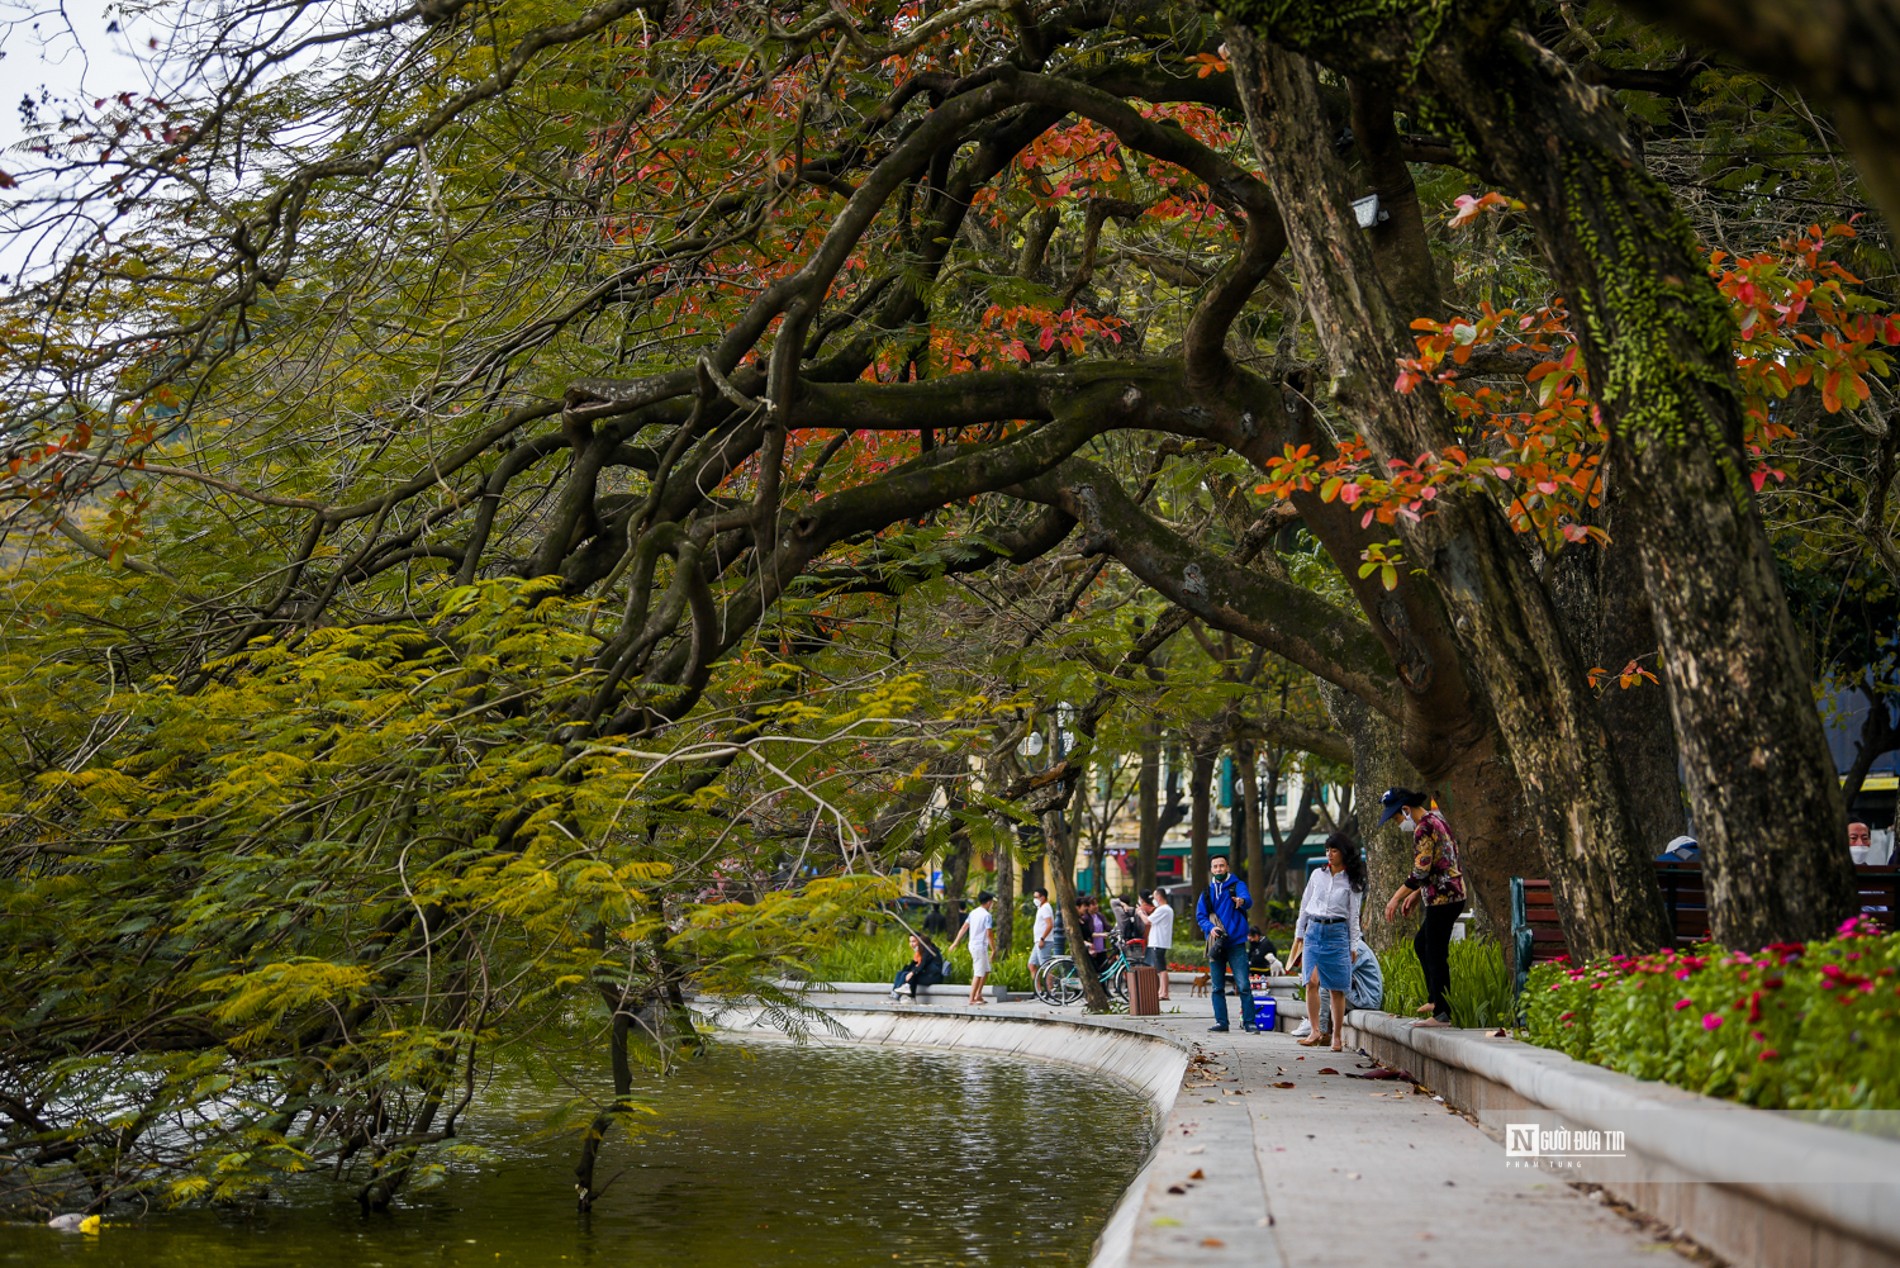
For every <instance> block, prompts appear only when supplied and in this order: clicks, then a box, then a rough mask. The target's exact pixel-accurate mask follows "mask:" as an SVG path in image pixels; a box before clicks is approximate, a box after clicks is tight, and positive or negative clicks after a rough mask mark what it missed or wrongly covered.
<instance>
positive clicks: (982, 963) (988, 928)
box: [950, 889, 996, 1005]
mask: <svg viewBox="0 0 1900 1268" xmlns="http://www.w3.org/2000/svg"><path fill="white" fill-rule="evenodd" d="M995 901H996V895H995V894H992V893H990V891H989V890H987V889H986V890H982V891H981V892H979V893H978V894H977V896H976V906H974V907H972V908H971V909H970V914H969V915H968V916H966V917H964V920H963V925H962V927H961V928H959V929H958V930H957V936H956V937H955V938H952V939H950V945H951V946H952V947H955V946H956V945H957V942H958V940H959V939H961V938H962V937H963V936H964V935H965V934H968V935H969V938H970V1003H971V1004H972V1005H980V1004H982V1003H983V1002H984V1000H983V979H984V978H986V977H988V976H989V975H990V949H991V946H992V943H993V940H994V938H995V918H994V917H993V916H991V915H990V904H991V903H993V902H995Z"/></svg>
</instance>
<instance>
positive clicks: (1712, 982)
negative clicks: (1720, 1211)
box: [1525, 917, 1900, 1110]
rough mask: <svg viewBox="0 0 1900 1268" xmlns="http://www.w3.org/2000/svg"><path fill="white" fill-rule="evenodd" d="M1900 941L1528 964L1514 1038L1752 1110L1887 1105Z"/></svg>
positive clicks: (1869, 937) (1894, 1076) (1892, 1090)
mask: <svg viewBox="0 0 1900 1268" xmlns="http://www.w3.org/2000/svg"><path fill="white" fill-rule="evenodd" d="M1897 973H1900V936H1896V935H1882V934H1880V933H1879V932H1878V931H1877V930H1876V929H1875V928H1874V926H1873V925H1871V924H1870V923H1865V922H1862V921H1861V920H1860V919H1859V918H1858V917H1857V918H1855V919H1853V920H1850V921H1848V922H1847V924H1845V925H1843V926H1842V927H1841V932H1840V934H1839V936H1837V937H1835V938H1833V939H1831V940H1829V941H1826V942H1813V943H1809V944H1807V945H1806V946H1802V945H1801V944H1799V943H1777V944H1775V945H1773V946H1770V947H1767V948H1765V949H1763V950H1762V951H1759V952H1757V953H1755V954H1752V955H1750V954H1747V953H1743V952H1729V951H1724V950H1723V949H1722V948H1720V947H1717V946H1700V947H1695V948H1693V949H1692V950H1690V951H1687V952H1678V951H1659V952H1656V953H1655V954H1653V955H1644V956H1612V957H1610V958H1609V959H1607V960H1594V961H1591V962H1590V963H1589V964H1586V965H1584V966H1582V967H1576V966H1573V965H1570V964H1566V963H1563V962H1561V961H1560V962H1558V963H1555V964H1545V965H1539V966H1538V967H1537V968H1535V969H1533V970H1532V971H1531V976H1530V982H1529V984H1528V985H1527V986H1526V987H1525V1012H1526V1019H1527V1037H1528V1038H1529V1039H1530V1040H1531V1042H1533V1043H1537V1044H1541V1045H1543V1046H1544V1047H1547V1048H1556V1049H1559V1050H1561V1051H1563V1052H1566V1053H1568V1054H1569V1055H1571V1056H1573V1057H1576V1058H1578V1059H1579V1060H1583V1061H1589V1062H1593V1063H1595V1064H1597V1065H1602V1066H1607V1067H1608V1068H1610V1069H1612V1070H1620V1071H1622V1072H1623V1073H1625V1074H1630V1075H1634V1076H1635V1077H1637V1078H1639V1079H1653V1080H1658V1081H1660V1082H1664V1083H1672V1084H1675V1085H1676V1086H1678V1087H1684V1088H1688V1089H1690V1090H1691V1091H1695V1092H1702V1093H1705V1094H1707V1095H1710V1096H1721V1097H1728V1098H1731V1099H1734V1100H1738V1101H1742V1102H1744V1103H1745V1104H1749V1105H1756V1106H1760V1107H1762V1108H1764V1109H1799V1110H1818V1109H1894V1108H1900V980H1896V977H1897Z"/></svg>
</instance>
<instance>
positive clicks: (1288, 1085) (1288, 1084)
mask: <svg viewBox="0 0 1900 1268" xmlns="http://www.w3.org/2000/svg"><path fill="white" fill-rule="evenodd" d="M1273 1086H1275V1087H1292V1086H1294V1085H1293V1084H1291V1083H1276V1084H1274V1085H1273Z"/></svg>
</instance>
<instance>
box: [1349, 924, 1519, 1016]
mask: <svg viewBox="0 0 1900 1268" xmlns="http://www.w3.org/2000/svg"><path fill="white" fill-rule="evenodd" d="M1379 971H1380V973H1381V974H1382V975H1383V976H1384V978H1385V1011H1386V1012H1388V1013H1393V1014H1396V1015H1397V1016H1400V1017H1410V1016H1412V1014H1413V1010H1414V1009H1416V1008H1417V1007H1418V1006H1419V1005H1421V1004H1423V1003H1424V1002H1425V970H1424V969H1423V968H1422V967H1421V966H1420V965H1419V962H1418V953H1417V952H1415V951H1413V950H1412V944H1411V943H1410V942H1401V943H1399V945H1397V946H1395V947H1393V948H1392V949H1391V950H1389V951H1385V952H1382V953H1381V954H1380V956H1379ZM1445 1002H1446V1003H1447V1004H1449V1005H1451V1022H1452V1025H1454V1026H1470V1027H1484V1028H1486V1029H1490V1028H1492V1027H1496V1026H1508V1025H1510V1024H1511V1023H1512V1021H1513V1020H1514V1018H1515V1017H1516V1013H1517V1010H1516V1008H1515V1006H1514V1005H1513V1002H1512V999H1511V970H1510V968H1509V967H1508V966H1507V963H1506V961H1505V958H1504V949H1503V948H1502V947H1501V946H1499V945H1498V944H1497V943H1496V942H1494V941H1492V940H1491V939H1489V938H1460V939H1459V940H1457V941H1456V942H1453V943H1452V944H1451V989H1450V990H1448V991H1446V992H1445Z"/></svg>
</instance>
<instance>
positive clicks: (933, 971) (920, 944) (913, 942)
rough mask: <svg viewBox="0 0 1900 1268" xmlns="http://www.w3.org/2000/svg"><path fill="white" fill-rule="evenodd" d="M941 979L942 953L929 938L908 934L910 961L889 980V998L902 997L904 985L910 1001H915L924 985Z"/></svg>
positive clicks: (933, 984) (935, 982)
mask: <svg viewBox="0 0 1900 1268" xmlns="http://www.w3.org/2000/svg"><path fill="white" fill-rule="evenodd" d="M941 981H943V955H942V953H940V952H939V951H938V950H937V948H936V947H934V946H932V945H931V944H930V939H928V938H922V937H919V936H918V935H916V934H914V933H913V934H912V935H910V963H909V964H906V965H905V966H904V967H903V968H901V969H899V970H898V971H897V977H896V978H895V979H893V980H892V982H891V998H892V999H893V1000H897V999H901V998H903V994H902V993H903V990H904V987H905V986H907V985H908V986H909V987H910V1002H911V1003H913V1004H914V1003H916V1002H917V992H918V991H920V990H922V989H923V988H924V987H926V986H935V985H936V984H937V983H939V982H941Z"/></svg>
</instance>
